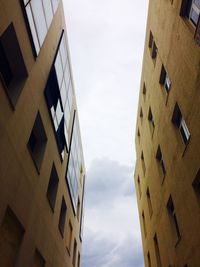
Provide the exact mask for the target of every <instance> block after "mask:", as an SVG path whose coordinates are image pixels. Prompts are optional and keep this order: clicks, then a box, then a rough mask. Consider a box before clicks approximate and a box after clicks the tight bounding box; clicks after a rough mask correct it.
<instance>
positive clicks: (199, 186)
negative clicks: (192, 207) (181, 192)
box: [192, 169, 200, 198]
mask: <svg viewBox="0 0 200 267" xmlns="http://www.w3.org/2000/svg"><path fill="white" fill-rule="evenodd" d="M192 186H193V188H194V189H195V191H196V193H197V195H198V196H199V198H200V169H199V170H198V172H197V174H196V176H195V178H194V181H193V183H192Z"/></svg>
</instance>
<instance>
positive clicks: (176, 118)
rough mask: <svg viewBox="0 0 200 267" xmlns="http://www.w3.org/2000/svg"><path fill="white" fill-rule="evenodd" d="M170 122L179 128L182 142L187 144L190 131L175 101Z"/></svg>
mask: <svg viewBox="0 0 200 267" xmlns="http://www.w3.org/2000/svg"><path fill="white" fill-rule="evenodd" d="M172 122H173V124H174V125H175V126H176V127H177V128H178V129H179V132H180V135H181V137H182V140H183V143H184V144H185V145H187V144H188V142H189V140H190V132H189V130H188V127H187V124H186V122H185V120H184V118H183V116H182V113H181V111H180V108H179V106H178V104H177V103H176V104H175V107H174V111H173V115H172Z"/></svg>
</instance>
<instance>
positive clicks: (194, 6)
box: [180, 0, 200, 27]
mask: <svg viewBox="0 0 200 267" xmlns="http://www.w3.org/2000/svg"><path fill="white" fill-rule="evenodd" d="M199 13H200V1H199V0H183V1H182V4H181V10H180V15H181V16H182V17H187V18H188V19H189V21H191V22H192V24H193V25H194V26H195V27H196V26H197V24H198V19H199Z"/></svg>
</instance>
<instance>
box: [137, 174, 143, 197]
mask: <svg viewBox="0 0 200 267" xmlns="http://www.w3.org/2000/svg"><path fill="white" fill-rule="evenodd" d="M137 184H138V192H139V197H140V198H141V195H142V191H141V185H140V177H139V176H138V179H137Z"/></svg>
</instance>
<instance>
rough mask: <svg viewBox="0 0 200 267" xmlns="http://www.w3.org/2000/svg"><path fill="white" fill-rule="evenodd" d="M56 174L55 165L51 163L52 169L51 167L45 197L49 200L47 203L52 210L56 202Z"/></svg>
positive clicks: (57, 180)
mask: <svg viewBox="0 0 200 267" xmlns="http://www.w3.org/2000/svg"><path fill="white" fill-rule="evenodd" d="M58 182H59V179H58V174H57V171H56V168H55V165H54V164H53V166H52V169H51V175H50V179H49V185H48V189H47V198H48V200H49V204H50V206H51V208H52V210H53V211H54V207H55V203H56V195H57V191H58Z"/></svg>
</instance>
